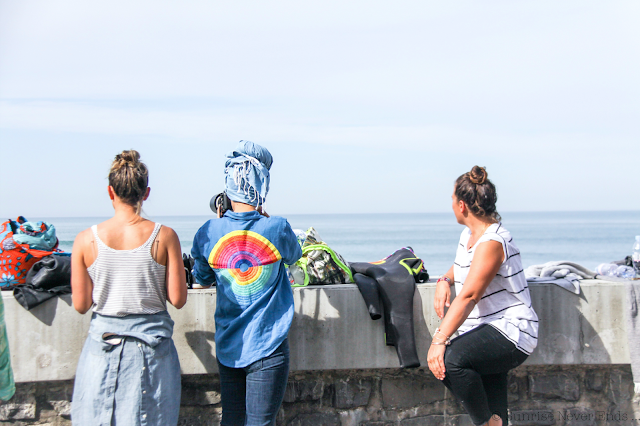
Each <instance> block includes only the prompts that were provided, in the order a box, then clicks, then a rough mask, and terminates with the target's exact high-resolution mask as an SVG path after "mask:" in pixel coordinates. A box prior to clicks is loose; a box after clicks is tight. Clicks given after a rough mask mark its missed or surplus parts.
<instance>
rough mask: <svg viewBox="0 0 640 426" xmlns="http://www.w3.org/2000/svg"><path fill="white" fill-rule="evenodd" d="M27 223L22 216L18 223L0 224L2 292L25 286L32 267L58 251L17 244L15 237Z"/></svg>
mask: <svg viewBox="0 0 640 426" xmlns="http://www.w3.org/2000/svg"><path fill="white" fill-rule="evenodd" d="M25 222H26V220H25V219H24V218H23V217H22V216H20V217H19V218H18V220H17V221H15V220H7V221H6V222H4V223H2V224H0V289H2V290H11V289H13V287H15V286H17V285H18V284H24V283H25V280H26V278H27V272H29V269H31V266H33V264H34V263H36V262H37V261H38V260H40V259H42V258H43V257H45V256H49V255H50V254H52V253H54V252H55V251H56V250H53V251H46V250H36V249H32V248H29V244H20V243H17V242H16V241H15V240H14V239H13V235H14V233H16V232H18V229H19V227H20V225H21V224H23V223H25ZM56 245H57V244H56Z"/></svg>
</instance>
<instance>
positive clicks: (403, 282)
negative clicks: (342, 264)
mask: <svg viewBox="0 0 640 426" xmlns="http://www.w3.org/2000/svg"><path fill="white" fill-rule="evenodd" d="M350 266H351V270H352V271H353V272H354V275H353V279H354V280H355V282H356V284H357V285H358V288H359V289H360V293H361V294H362V297H363V298H364V301H365V303H366V305H367V309H368V310H369V315H370V316H371V319H373V320H377V319H380V318H381V317H382V316H383V315H384V329H385V342H386V344H387V346H395V348H396V351H397V353H398V360H399V361H400V366H401V367H403V368H413V367H419V366H420V361H419V359H418V353H417V350H416V339H415V335H414V331H413V295H414V293H415V290H416V282H417V281H426V280H427V279H429V274H427V271H426V270H425V269H424V268H423V263H422V260H421V259H419V258H418V257H416V255H415V254H414V253H413V251H412V250H411V248H403V249H400V250H398V251H396V252H395V253H393V254H392V255H391V256H389V257H387V258H386V259H383V260H380V261H378V262H372V263H365V262H356V263H350Z"/></svg>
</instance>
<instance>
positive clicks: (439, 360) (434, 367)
mask: <svg viewBox="0 0 640 426" xmlns="http://www.w3.org/2000/svg"><path fill="white" fill-rule="evenodd" d="M446 349H447V347H446V346H445V345H431V347H429V353H428V354H427V363H428V364H429V370H431V372H432V373H433V375H434V376H435V377H436V379H438V380H443V379H444V374H445V368H444V352H445V350H446Z"/></svg>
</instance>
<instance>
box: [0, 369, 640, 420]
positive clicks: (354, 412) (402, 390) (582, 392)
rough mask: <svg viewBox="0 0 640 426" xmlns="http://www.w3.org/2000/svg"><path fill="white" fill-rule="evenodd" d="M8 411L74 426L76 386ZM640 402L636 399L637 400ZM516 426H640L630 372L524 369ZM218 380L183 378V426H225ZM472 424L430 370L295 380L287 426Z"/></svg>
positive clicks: (8, 406) (513, 412)
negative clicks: (71, 410) (221, 420)
mask: <svg viewBox="0 0 640 426" xmlns="http://www.w3.org/2000/svg"><path fill="white" fill-rule="evenodd" d="M17 388H18V391H17V393H16V396H14V398H13V399H12V400H11V401H8V402H5V403H2V404H0V425H21V426H22V425H25V426H26V425H47V426H63V425H64V426H67V425H70V424H71V421H70V400H71V394H72V388H73V381H70V380H68V381H59V382H38V383H19V384H18V385H17ZM634 398H635V399H634ZM509 409H510V424H512V425H518V426H527V425H540V426H541V425H557V426H575V425H583V426H596V425H597V426H601V425H640V420H636V419H640V398H638V397H634V394H633V382H632V377H631V370H630V367H629V366H628V365H569V366H521V367H519V368H517V369H515V370H513V371H512V372H511V373H510V376H509ZM220 416H221V407H220V384H219V381H218V376H217V375H186V376H183V378H182V407H181V412H180V423H179V424H180V425H183V426H209V425H218V424H219V423H220ZM471 424H472V423H471V421H470V419H469V416H467V415H466V414H465V413H464V410H463V409H462V407H461V406H460V404H458V403H457V401H456V400H455V398H453V396H452V395H451V394H450V392H448V390H447V389H446V388H445V387H444V386H443V385H442V384H441V383H440V382H439V381H438V380H436V379H435V378H434V377H433V376H432V375H431V373H430V372H429V371H428V370H426V369H424V368H420V369H415V370H400V369H384V370H333V371H310V372H294V373H292V374H291V375H290V377H289V383H288V385H287V390H286V393H285V397H284V403H283V405H282V408H281V410H280V412H279V414H278V425H282V426H322V425H327V426H329V425H341V426H347V425H348V426H351V425H353V426H392V425H393V426H421V425H425V426H431V425H446V426H464V425H471Z"/></svg>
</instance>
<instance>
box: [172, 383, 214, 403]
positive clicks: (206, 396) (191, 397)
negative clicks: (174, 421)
mask: <svg viewBox="0 0 640 426" xmlns="http://www.w3.org/2000/svg"><path fill="white" fill-rule="evenodd" d="M220 401H221V396H220V392H219V391H218V390H216V389H211V388H210V387H208V386H183V387H182V393H181V395H180V405H185V406H202V405H215V404H219V403H220Z"/></svg>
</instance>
